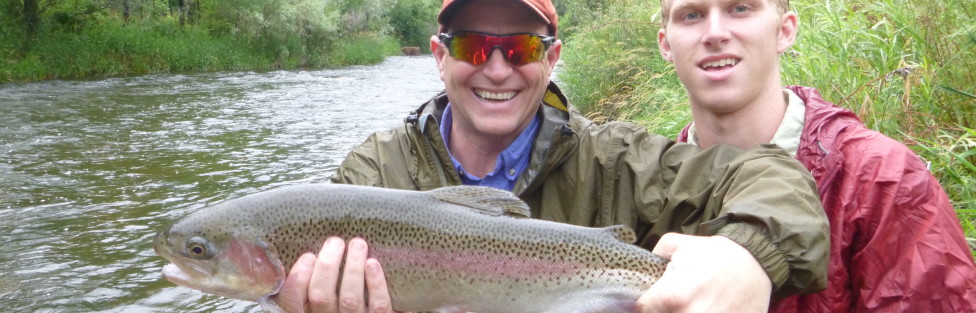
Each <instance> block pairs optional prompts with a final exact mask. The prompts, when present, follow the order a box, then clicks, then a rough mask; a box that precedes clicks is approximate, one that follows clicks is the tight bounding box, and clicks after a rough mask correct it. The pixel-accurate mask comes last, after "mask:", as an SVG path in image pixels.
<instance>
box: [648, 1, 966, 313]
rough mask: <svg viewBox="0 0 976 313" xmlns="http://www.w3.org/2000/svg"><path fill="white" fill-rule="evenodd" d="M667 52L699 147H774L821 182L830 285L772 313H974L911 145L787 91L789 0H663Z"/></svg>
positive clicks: (962, 244)
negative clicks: (784, 61) (784, 58)
mask: <svg viewBox="0 0 976 313" xmlns="http://www.w3.org/2000/svg"><path fill="white" fill-rule="evenodd" d="M661 8H662V10H661V12H662V17H663V19H662V20H663V22H664V28H663V29H662V30H660V32H659V33H658V43H659V46H660V51H661V54H662V56H663V57H664V58H665V59H666V60H667V61H669V62H673V63H674V67H675V71H676V72H677V74H678V77H679V78H680V79H681V82H682V83H683V84H684V86H685V89H686V90H687V92H688V99H689V102H690V103H691V110H692V115H693V117H694V122H693V123H692V124H691V125H689V126H688V127H687V128H685V130H684V131H682V133H681V134H680V135H679V141H688V142H691V143H695V144H697V145H699V146H701V147H703V148H707V147H710V146H713V145H715V144H731V145H734V146H738V147H740V148H746V147H751V146H755V145H757V144H767V143H773V144H777V145H779V146H781V147H783V148H785V149H786V150H787V151H788V152H789V153H790V154H791V155H793V156H794V157H795V158H796V159H797V160H799V161H800V162H801V163H803V165H804V166H806V168H807V169H808V170H810V172H812V174H813V176H814V178H815V179H816V181H817V185H818V187H819V188H818V189H819V193H820V197H821V199H822V202H823V207H824V209H825V210H826V213H827V216H828V218H829V219H830V225H831V255H830V267H829V276H828V277H829V283H828V288H827V290H825V291H823V292H820V293H816V294H810V295H803V296H794V297H789V298H786V299H784V300H782V301H779V302H777V303H775V304H774V306H773V307H772V310H771V311H774V312H976V268H974V264H973V259H972V255H971V254H970V252H969V248H968V247H967V244H966V241H965V239H964V236H963V233H962V229H961V227H960V226H959V221H958V220H957V218H956V215H955V212H954V211H953V209H952V206H951V204H950V203H949V200H948V198H947V196H946V194H945V192H944V191H943V190H942V188H941V187H940V186H939V183H938V181H937V180H936V179H935V178H934V177H933V176H932V174H931V173H930V172H929V170H928V169H927V168H926V165H925V163H924V162H923V161H922V160H921V159H920V158H919V157H918V156H916V155H915V154H914V153H913V152H912V151H911V150H910V149H908V148H907V147H905V146H904V145H903V144H901V143H898V142H896V141H894V140H892V139H891V138H888V137H885V136H884V135H882V134H880V133H878V132H875V131H872V130H870V129H868V128H866V127H865V126H864V125H863V124H862V123H861V122H860V121H859V120H858V118H857V117H856V116H855V115H854V113H852V112H851V111H849V110H846V109H843V108H839V107H837V106H835V105H833V104H831V103H828V102H827V101H825V100H824V99H822V98H821V97H820V94H819V93H818V92H817V91H816V90H815V89H813V88H807V87H786V88H784V87H783V85H782V82H781V79H780V67H779V54H781V53H783V52H784V51H786V49H788V48H789V47H790V46H791V45H792V44H793V42H794V40H795V38H796V33H797V27H798V23H797V17H796V14H795V13H793V12H789V11H788V3H787V1H786V0H746V1H725V0H662V1H661Z"/></svg>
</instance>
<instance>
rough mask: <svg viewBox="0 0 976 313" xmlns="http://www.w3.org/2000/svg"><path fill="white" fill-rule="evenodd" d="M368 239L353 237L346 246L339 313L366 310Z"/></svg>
mask: <svg viewBox="0 0 976 313" xmlns="http://www.w3.org/2000/svg"><path fill="white" fill-rule="evenodd" d="M366 254H367V248H366V241H365V240H362V239H360V238H353V239H352V240H350V241H349V246H348V247H347V248H346V263H345V269H344V270H343V272H342V285H340V287H339V313H363V312H366V295H365V294H364V293H365V290H366V286H365V276H366Z"/></svg>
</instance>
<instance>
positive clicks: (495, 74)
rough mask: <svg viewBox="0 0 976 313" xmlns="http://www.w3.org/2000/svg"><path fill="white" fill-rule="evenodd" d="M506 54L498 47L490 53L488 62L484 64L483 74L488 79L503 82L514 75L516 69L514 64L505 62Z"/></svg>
mask: <svg viewBox="0 0 976 313" xmlns="http://www.w3.org/2000/svg"><path fill="white" fill-rule="evenodd" d="M504 54H505V51H504V50H502V49H501V48H498V47H495V48H494V49H491V52H488V60H487V61H485V64H482V65H483V66H484V67H483V68H482V72H483V73H484V74H485V76H487V77H488V79H491V80H492V81H496V82H501V81H502V80H505V79H506V78H508V76H510V75H512V71H514V69H513V68H512V64H510V63H508V61H507V60H505V56H504Z"/></svg>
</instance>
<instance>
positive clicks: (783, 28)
mask: <svg viewBox="0 0 976 313" xmlns="http://www.w3.org/2000/svg"><path fill="white" fill-rule="evenodd" d="M780 23H781V25H780V28H779V44H777V45H776V52H778V53H783V52H786V50H788V49H790V47H792V46H793V43H795V42H796V32H797V30H798V29H799V28H798V27H799V23H800V22H799V21H798V20H797V17H796V13H794V12H786V13H785V14H783V18H782V19H781V20H780Z"/></svg>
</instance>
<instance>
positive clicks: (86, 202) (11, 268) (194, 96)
mask: <svg viewBox="0 0 976 313" xmlns="http://www.w3.org/2000/svg"><path fill="white" fill-rule="evenodd" d="M442 86H443V85H442V83H441V82H440V80H439V78H438V76H437V72H436V67H435V65H434V60H433V59H432V58H431V57H430V56H421V57H393V58H390V59H388V60H387V61H386V62H384V63H382V64H379V65H376V66H356V67H349V68H343V69H336V70H322V71H292V72H287V71H279V72H270V73H207V74H187V75H152V76H143V77H133V78H112V79H105V80H99V81H48V82H38V83H27V84H8V85H0V247H2V248H0V310H2V311H3V312H172V311H180V312H223V311H232V312H244V311H250V312H258V311H260V310H259V309H257V308H256V307H254V305H253V304H252V303H248V302H242V301H234V300H227V299H223V298H219V297H214V296H209V295H204V294H202V293H199V292H196V291H192V290H190V289H187V288H183V287H176V286H175V285H173V284H172V283H169V282H166V281H163V280H161V278H160V274H159V271H160V268H161V266H162V265H163V264H164V262H163V260H162V259H161V258H159V257H157V256H156V255H155V253H154V252H153V251H152V247H151V238H152V236H154V235H155V232H156V231H158V230H160V229H161V228H163V227H164V226H165V225H167V224H168V223H169V222H171V221H172V220H173V219H175V218H177V217H180V216H182V215H185V214H187V213H189V212H191V211H193V210H195V209H198V208H200V207H202V206H204V205H206V204H208V203H212V202H215V201H218V200H222V199H225V198H228V197H236V196H240V195H243V194H246V193H251V192H255V191H259V190H266V189H270V188H273V187H276V186H282V185H290V184H299V183H308V182H321V181H325V180H326V179H327V178H328V177H329V176H330V175H331V174H332V172H333V171H334V170H335V167H336V165H337V162H339V161H340V160H341V159H342V158H343V157H344V156H345V154H346V153H347V152H348V151H349V150H350V149H351V148H352V147H353V146H355V145H357V144H359V143H361V142H362V140H363V139H365V138H366V136H367V135H368V134H369V133H371V132H373V131H377V130H384V129H388V128H390V127H392V126H393V125H395V124H396V123H398V122H399V121H401V120H402V118H403V117H404V116H406V113H407V112H408V111H410V110H412V109H414V108H415V107H416V106H417V105H419V104H420V103H421V102H423V101H424V100H426V99H428V98H429V97H431V96H432V95H434V93H436V92H437V91H439V90H440V89H442Z"/></svg>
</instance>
